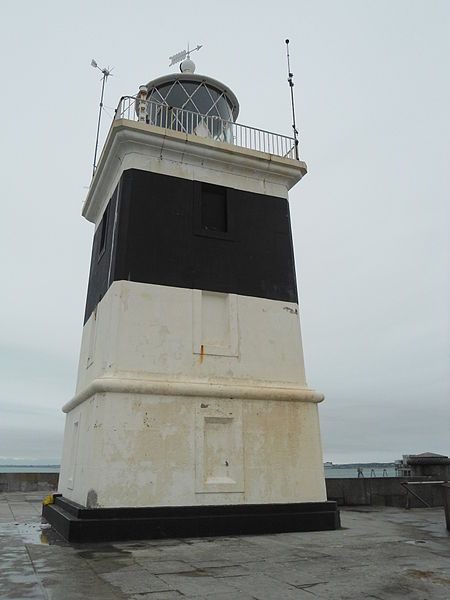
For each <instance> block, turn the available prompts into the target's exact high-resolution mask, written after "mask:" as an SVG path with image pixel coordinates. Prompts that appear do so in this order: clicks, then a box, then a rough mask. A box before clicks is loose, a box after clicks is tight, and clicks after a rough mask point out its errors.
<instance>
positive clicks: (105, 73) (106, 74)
mask: <svg viewBox="0 0 450 600" xmlns="http://www.w3.org/2000/svg"><path fill="white" fill-rule="evenodd" d="M91 67H94V69H98V70H99V71H100V72H101V73H103V77H102V93H101V95H100V106H99V109H98V123H97V135H96V137H95V150H94V162H93V165H92V177H94V174H95V168H96V166H97V150H98V138H99V135H100V122H101V120H102V110H103V96H104V93H105V84H106V80H107V79H108V77H109V76H110V75H111V71H112V69H110V68H109V67H108V68H106V67H104V68H103V69H101V68H100V67H99V66H98V64H97V61H96V60H94V59H92V60H91Z"/></svg>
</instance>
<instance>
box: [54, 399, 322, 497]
mask: <svg viewBox="0 0 450 600" xmlns="http://www.w3.org/2000/svg"><path fill="white" fill-rule="evenodd" d="M75 421H78V422H79V432H80V439H79V444H78V455H77V458H76V460H75V463H73V457H72V456H71V455H70V454H71V450H70V448H71V439H70V438H71V436H70V435H66V437H65V441H66V444H67V451H66V452H65V454H64V462H63V465H62V469H61V477H60V487H59V491H60V492H61V493H63V494H64V496H65V497H67V498H70V499H72V500H74V501H75V502H78V503H80V504H82V505H86V504H88V505H89V504H90V505H91V506H107V507H113V506H117V507H119V506H163V505H188V506H189V505H197V504H238V503H279V502H319V501H323V500H325V499H326V494H325V486H324V478H323V466H322V454H321V448H320V433H319V426H318V415H317V405H316V404H314V403H309V402H290V401H256V400H240V399H234V400H223V399H221V400H217V399H210V400H205V399H204V398H202V399H198V398H182V397H168V396H159V397H158V396H153V397H152V396H146V395H132V394H99V395H96V396H94V397H92V398H90V399H89V400H88V401H86V402H84V403H82V404H81V405H80V406H78V407H77V408H76V409H74V410H73V411H71V413H70V414H69V415H68V418H67V433H69V432H70V431H71V428H72V427H73V423H74V422H75ZM72 464H75V469H74V486H73V489H70V486H69V485H68V479H69V478H70V474H71V469H72ZM88 498H89V499H90V501H89V500H88Z"/></svg>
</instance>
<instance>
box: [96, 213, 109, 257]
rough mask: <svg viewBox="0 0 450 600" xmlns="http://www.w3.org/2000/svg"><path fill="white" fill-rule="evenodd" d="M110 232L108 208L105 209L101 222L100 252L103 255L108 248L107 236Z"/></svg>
mask: <svg viewBox="0 0 450 600" xmlns="http://www.w3.org/2000/svg"><path fill="white" fill-rule="evenodd" d="M107 233H108V209H107V208H106V209H105V212H104V213H103V217H102V221H101V223H100V246H99V249H98V254H99V256H101V255H102V254H103V252H104V251H105V248H106V236H107Z"/></svg>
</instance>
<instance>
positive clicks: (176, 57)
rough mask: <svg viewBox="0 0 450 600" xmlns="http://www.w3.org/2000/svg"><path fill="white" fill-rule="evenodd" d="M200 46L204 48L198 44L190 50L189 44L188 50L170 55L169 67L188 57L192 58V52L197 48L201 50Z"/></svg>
mask: <svg viewBox="0 0 450 600" xmlns="http://www.w3.org/2000/svg"><path fill="white" fill-rule="evenodd" d="M200 48H203V46H201V45H198V46H196V47H195V48H192V50H190V49H189V44H188V47H187V50H181V52H177V53H176V54H174V55H173V56H169V60H170V65H169V67H171V66H172V65H176V64H177V63H178V62H180V61H182V60H184V59H185V58H186V57H187V58H190V54H191V52H195V51H196V50H200Z"/></svg>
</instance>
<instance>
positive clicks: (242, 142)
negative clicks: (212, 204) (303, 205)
mask: <svg viewBox="0 0 450 600" xmlns="http://www.w3.org/2000/svg"><path fill="white" fill-rule="evenodd" d="M114 119H128V120H130V121H138V122H141V123H147V124H149V125H154V126H156V127H162V128H163V129H171V130H172V131H179V132H181V133H190V134H193V135H197V136H199V137H205V138H210V139H213V140H216V141H218V142H225V143H227V144H233V145H235V146H240V147H241V148H248V149H250V150H258V151H260V152H267V153H268V154H274V155H275V156H281V157H283V158H293V159H297V160H298V158H299V157H298V146H297V145H296V142H295V140H294V138H291V137H288V136H285V135H280V134H278V133H272V132H270V131H264V130H263V129H257V128H256V127H248V126H247V125H241V124H239V123H234V122H233V121H226V120H224V119H221V118H220V117H216V116H213V115H201V114H199V113H197V112H192V111H190V110H184V109H182V108H176V107H171V106H168V105H166V104H162V103H159V102H153V101H149V100H145V99H142V98H140V97H135V96H123V97H122V98H121V99H120V101H119V105H118V107H117V109H116V112H115V115H114Z"/></svg>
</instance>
